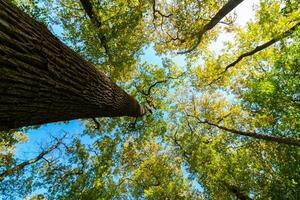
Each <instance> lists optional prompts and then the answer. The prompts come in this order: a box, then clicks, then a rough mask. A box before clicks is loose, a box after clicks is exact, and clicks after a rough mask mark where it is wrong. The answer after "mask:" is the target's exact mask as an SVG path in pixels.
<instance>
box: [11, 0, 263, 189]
mask: <svg viewBox="0 0 300 200" xmlns="http://www.w3.org/2000/svg"><path fill="white" fill-rule="evenodd" d="M258 2H259V1H258V0H246V1H244V2H242V3H241V4H240V5H239V6H238V7H237V8H236V9H235V10H234V11H235V12H236V14H237V19H236V23H237V24H239V25H241V26H244V25H246V23H247V22H249V21H250V20H252V19H254V10H253V8H254V6H255V5H258ZM52 31H53V32H54V34H56V35H58V36H59V35H61V32H62V29H61V28H60V27H53V28H52ZM233 38H234V36H233V35H232V34H221V35H220V36H219V38H218V39H217V40H216V41H215V42H214V43H213V44H212V45H211V48H212V50H214V51H215V52H220V50H221V47H222V44H223V42H225V41H228V40H232V39H233ZM161 59H162V57H160V56H157V55H156V54H155V50H154V49H153V47H148V48H146V49H145V51H144V55H143V56H142V57H141V61H142V62H145V61H146V62H148V63H152V64H157V65H161ZM172 59H173V60H174V61H175V63H176V64H178V65H184V64H185V61H184V56H175V57H172ZM83 130H84V125H83V124H82V121H80V120H72V121H70V122H68V123H50V124H46V125H42V126H41V127H40V128H38V129H33V130H29V131H27V135H28V138H29V140H28V141H27V142H25V143H22V144H18V145H17V146H16V157H17V158H19V159H21V160H27V159H30V158H33V157H34V156H36V155H37V154H38V153H39V152H40V151H41V149H40V147H41V146H42V147H44V148H45V147H47V146H50V145H51V144H50V143H51V141H53V139H52V138H51V136H56V137H60V136H62V135H64V133H68V134H72V135H74V134H75V135H78V136H80V135H81V134H82V132H83ZM83 142H89V139H88V138H84V139H83ZM195 184H196V183H195ZM195 187H199V186H197V185H195Z"/></svg>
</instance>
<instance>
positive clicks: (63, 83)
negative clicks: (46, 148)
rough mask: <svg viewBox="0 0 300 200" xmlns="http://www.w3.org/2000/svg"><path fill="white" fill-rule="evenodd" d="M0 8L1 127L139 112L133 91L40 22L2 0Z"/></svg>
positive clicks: (140, 111)
mask: <svg viewBox="0 0 300 200" xmlns="http://www.w3.org/2000/svg"><path fill="white" fill-rule="evenodd" d="M0 8H1V13H0V18H1V36H0V37H1V39H0V40H1V48H0V54H1V58H0V64H1V65H0V66H1V67H0V83H1V84H0V93H1V98H0V130H7V129H11V128H19V127H22V126H29V125H38V124H43V123H49V122H56V121H64V120H71V119H77V118H89V117H116V116H132V117H137V116H141V115H143V109H142V107H141V106H140V105H139V103H138V102H137V101H136V100H135V99H134V98H133V97H131V96H129V95H128V94H127V93H125V92H124V91H123V90H122V89H121V88H119V87H118V86H117V85H116V84H114V83H112V82H111V81H110V80H109V78H107V77H106V76H105V75H104V74H103V73H102V72H100V71H99V70H97V69H96V68H95V66H93V65H92V64H91V63H89V62H87V61H85V60H83V59H82V58H81V57H80V56H79V55H77V54H76V53H75V52H74V51H72V50H71V49H69V48H68V47H67V46H66V45H64V44H63V43H61V42H60V41H59V40H58V39H57V38H56V37H55V36H53V35H52V34H51V33H50V31H48V30H47V28H46V27H45V26H44V25H43V24H41V23H38V22H36V21H34V20H33V19H32V18H30V17H29V16H28V15H26V14H24V13H22V11H20V10H19V9H18V8H16V7H15V6H13V5H11V4H10V3H9V2H7V1H1V2H0ZM16 19H18V20H16Z"/></svg>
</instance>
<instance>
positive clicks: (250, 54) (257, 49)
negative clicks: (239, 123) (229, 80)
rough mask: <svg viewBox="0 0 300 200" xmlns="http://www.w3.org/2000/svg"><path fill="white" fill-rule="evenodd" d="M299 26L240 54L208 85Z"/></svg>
mask: <svg viewBox="0 0 300 200" xmlns="http://www.w3.org/2000/svg"><path fill="white" fill-rule="evenodd" d="M299 25H300V22H298V23H297V24H296V25H294V26H293V27H292V28H290V29H289V30H287V31H285V32H284V33H282V34H280V35H279V36H277V37H275V38H272V39H271V40H269V41H268V42H266V43H264V44H262V45H258V46H257V47H255V48H254V49H253V50H251V51H249V52H246V53H243V54H241V55H240V56H239V57H238V58H237V59H236V60H235V61H233V62H232V63H230V64H228V65H227V66H226V67H225V69H224V71H222V72H221V73H220V74H219V76H218V78H216V79H214V80H213V81H211V82H210V83H209V84H208V85H212V84H213V83H215V82H216V81H218V80H220V79H221V78H222V76H223V75H224V74H225V73H226V72H227V71H228V70H229V69H230V68H232V67H234V66H235V65H236V64H238V63H239V62H240V61H241V60H242V59H244V58H245V57H248V56H252V55H254V54H256V53H258V52H260V51H262V50H264V49H266V48H268V47H269V46H271V45H273V44H274V43H276V42H278V41H279V40H281V39H284V38H286V37H288V36H289V35H291V34H292V33H293V32H294V31H295V30H296V28H297V27H298V26H299Z"/></svg>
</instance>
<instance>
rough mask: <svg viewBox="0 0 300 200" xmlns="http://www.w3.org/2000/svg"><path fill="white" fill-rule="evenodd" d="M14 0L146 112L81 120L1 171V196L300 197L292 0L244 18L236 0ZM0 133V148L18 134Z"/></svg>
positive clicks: (265, 2)
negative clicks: (62, 142)
mask: <svg viewBox="0 0 300 200" xmlns="http://www.w3.org/2000/svg"><path fill="white" fill-rule="evenodd" d="M15 2H16V3H17V5H18V6H20V7H21V8H22V9H23V10H25V11H26V12H27V13H29V14H30V15H32V16H34V17H35V18H36V19H38V20H40V21H43V22H45V23H46V24H47V25H48V26H49V28H50V29H51V27H52V28H53V27H54V28H55V27H57V26H60V27H61V33H59V37H60V38H61V39H62V40H63V41H65V42H67V44H68V45H69V46H70V47H71V48H72V49H74V50H75V51H76V52H77V53H79V54H80V55H82V56H83V57H84V58H85V59H88V60H89V61H92V62H93V63H95V65H96V66H97V67H98V68H99V69H101V70H102V71H104V72H105V73H106V74H108V76H110V77H112V79H114V80H118V81H119V84H120V85H121V86H122V88H126V91H130V93H131V94H133V95H134V96H135V98H136V99H138V101H139V102H141V104H142V105H144V106H145V107H146V108H147V109H148V110H149V111H150V112H148V113H146V114H145V115H143V116H142V117H137V118H135V119H132V118H92V119H88V120H83V121H81V122H83V123H84V125H85V126H84V131H83V133H82V134H81V135H80V137H77V138H75V139H74V140H69V141H68V142H67V147H66V148H62V149H60V151H59V153H60V154H59V155H55V152H54V153H51V155H48V156H47V158H46V160H45V159H41V160H40V161H39V162H36V163H32V164H31V165H28V166H26V168H23V170H22V172H20V173H15V174H12V175H11V176H9V177H6V179H5V180H3V181H4V183H3V184H2V185H0V189H2V190H0V191H3V195H2V196H5V197H8V198H12V199H14V198H15V197H16V196H19V197H23V198H24V197H32V198H44V199H160V198H162V199H166V198H168V199H197V198H198V199H218V200H219V199H221V200H222V199H224V200H228V199H295V200H296V199H300V191H299V189H298V188H299V183H300V177H299V174H300V154H299V153H300V151H299V150H300V149H299V132H300V126H299V125H300V124H299V122H300V115H299V113H300V110H299V108H300V107H299V100H300V99H299V98H300V96H299V94H300V90H299V89H300V85H299V84H300V82H299V80H300V77H299V57H300V55H299V52H300V46H299V44H300V43H299V38H300V27H299V16H300V7H299V5H300V4H299V3H298V1H297V0H287V1H282V0H260V1H259V3H258V4H257V5H256V6H255V8H254V10H255V16H254V15H253V18H252V19H251V20H249V21H247V23H245V24H244V25H239V24H238V23H235V18H236V17H239V16H240V15H239V14H238V15H236V14H235V13H234V10H233V9H234V8H235V7H237V5H239V3H240V2H241V1H239V0H236V1H231V0H228V1H227V0H224V1H220V0H197V1H195V0H154V1H153V0H151V1H146V0H132V1H127V0H114V1H97V0H89V1H83V0H82V1H73V0H64V1H60V0H49V1H42V0H15ZM247 2H248V3H249V2H253V1H245V2H242V3H241V4H244V5H245V3H247ZM237 8H238V7H237ZM237 11H238V12H239V10H238V9H237ZM238 12H237V13H238ZM242 14H244V13H242ZM54 32H56V31H54ZM228 35H229V36H230V37H227V36H228ZM218 36H221V37H220V38H219V37H218ZM223 36H225V37H223ZM222 38H223V39H224V38H225V39H226V41H225V42H224V43H223V44H222V42H220V41H219V39H222ZM216 40H217V42H216V43H215V41H216ZM148 44H150V47H149V46H147V45H148ZM216 46H217V47H216ZM145 49H146V50H145ZM188 50H191V51H190V52H187V54H183V55H180V56H178V52H184V51H188ZM142 52H145V54H148V53H149V54H152V53H153V52H155V53H157V54H159V55H160V57H154V59H156V60H155V64H153V60H154V59H152V58H153V55H150V56H149V57H150V58H151V59H149V57H148V55H146V56H144V57H142V56H140V53H142ZM174 55H175V57H173V56H174ZM145 57H146V59H145ZM160 58H162V63H159V62H157V60H159V59H160ZM182 58H184V59H185V61H183V59H182ZM87 98H88V97H87ZM43 128H44V127H41V130H43ZM66 131H68V130H66ZM71 135H75V134H73V133H71ZM81 136H83V137H81ZM1 137H2V141H3V142H2V143H0V145H2V146H3V147H2V149H5V145H6V144H7V146H8V147H9V148H10V149H12V148H13V145H16V144H17V143H16V142H19V140H13V138H12V135H10V134H9V133H2V135H1ZM1 137H0V138H1ZM0 147H1V146H0ZM0 153H1V151H0ZM57 153H58V152H57ZM14 159H15V158H14V156H13V153H10V154H8V155H5V156H2V160H3V162H2V163H1V162H0V163H1V164H0V165H1V166H2V169H10V168H11V167H13V166H15V165H16V164H15V163H22V162H18V161H17V160H18V159H17V158H16V161H14ZM8 161H11V162H8ZM9 163H10V165H8V164H9ZM7 165H8V166H7ZM39 191H42V192H39ZM37 192H38V193H39V195H37V194H36V193H37ZM40 193H41V194H40ZM0 196H1V194H0ZM2 196H1V197H2ZM1 197H0V198H1Z"/></svg>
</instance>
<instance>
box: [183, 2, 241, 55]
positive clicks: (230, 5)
mask: <svg viewBox="0 0 300 200" xmlns="http://www.w3.org/2000/svg"><path fill="white" fill-rule="evenodd" d="M243 1H244V0H229V1H228V2H227V3H226V4H225V5H224V6H223V7H222V8H221V9H220V10H219V11H218V12H217V14H216V15H215V16H214V17H213V18H212V19H211V20H210V21H209V22H208V23H207V24H205V26H204V27H203V28H202V29H201V30H200V31H199V32H198V33H197V42H196V43H195V44H194V45H193V46H192V47H191V48H190V49H188V50H186V51H183V52H178V54H186V53H190V52H192V51H194V50H195V49H196V48H197V47H198V46H199V44H200V43H201V40H202V37H203V35H204V34H205V33H206V32H207V31H209V30H210V29H212V28H213V27H215V26H216V25H217V24H218V23H219V22H220V21H221V19H223V17H225V16H226V15H227V14H228V13H230V12H231V11H232V10H233V9H235V8H236V7H237V6H238V5H239V4H240V3H242V2H243Z"/></svg>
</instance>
